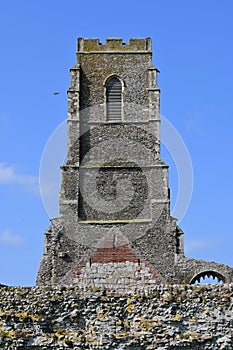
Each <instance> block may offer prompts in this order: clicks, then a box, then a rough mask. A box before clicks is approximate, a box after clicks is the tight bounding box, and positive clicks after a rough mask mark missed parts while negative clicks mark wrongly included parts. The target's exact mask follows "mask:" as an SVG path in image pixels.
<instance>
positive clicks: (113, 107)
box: [106, 77, 122, 121]
mask: <svg viewBox="0 0 233 350" xmlns="http://www.w3.org/2000/svg"><path fill="white" fill-rule="evenodd" d="M106 103H107V107H106V112H107V120H109V121H111V120H112V121H113V120H121V119H122V83H121V81H120V80H119V79H118V78H116V77H113V78H110V79H109V80H108V81H107V84H106Z"/></svg>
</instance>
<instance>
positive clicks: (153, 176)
mask: <svg viewBox="0 0 233 350" xmlns="http://www.w3.org/2000/svg"><path fill="white" fill-rule="evenodd" d="M157 72H158V70H157V68H156V67H155V66H153V64H152V52H151V39H150V38H145V39H130V40H129V43H128V44H124V43H122V40H121V39H118V38H116V39H107V40H106V44H100V43H99V41H98V39H83V38H79V39H78V52H77V63H76V65H75V66H74V67H72V68H71V70H70V77H71V83H70V88H69V89H68V152H67V162H66V163H65V164H64V165H63V166H62V167H61V171H62V183H61V191H60V214H59V218H57V219H54V220H52V221H51V226H50V228H49V229H48V231H46V233H45V251H44V255H43V257H42V260H41V265H40V269H39V272H38V277H37V284H38V285H49V284H74V285H75V284H78V285H79V286H82V287H85V286H89V287H101V286H102V287H107V288H113V286H114V285H115V286H118V287H119V288H123V287H124V288H138V287H145V288H146V287H148V286H151V285H155V284H167V283H169V284H171V283H194V282H195V281H196V280H198V279H199V278H200V277H201V276H205V274H206V275H213V276H216V277H217V278H218V279H219V280H222V281H223V282H227V283H229V282H231V281H233V269H232V268H230V267H228V266H225V265H221V264H216V263H209V262H204V261H198V260H195V259H188V258H185V257H184V248H183V232H182V230H181V229H180V228H179V227H178V226H177V224H176V220H175V219H174V218H173V217H171V216H170V198H169V187H168V166H167V165H166V164H165V163H163V161H162V160H161V159H160V112H159V111H160V100H159V94H160V90H159V88H158V85H157ZM111 79H112V82H113V81H114V79H115V81H117V83H118V85H117V86H118V87H117V89H118V90H117V89H116V90H113V92H112V95H111V98H110V97H109V96H110V95H108V94H109V92H108V91H109V89H110V88H109V85H108V84H109V81H110V82H111ZM111 99H112V100H111ZM110 109H111V111H112V112H111V113H112V114H111V118H110V114H109V110H110ZM112 116H113V117H112Z"/></svg>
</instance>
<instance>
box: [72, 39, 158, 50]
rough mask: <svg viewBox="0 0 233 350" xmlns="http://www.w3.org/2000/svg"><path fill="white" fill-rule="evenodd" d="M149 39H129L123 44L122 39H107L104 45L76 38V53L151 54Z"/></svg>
mask: <svg viewBox="0 0 233 350" xmlns="http://www.w3.org/2000/svg"><path fill="white" fill-rule="evenodd" d="M151 50H152V48H151V38H131V39H129V42H128V43H124V42H123V41H122V38H107V39H106V43H105V44H102V43H100V41H99V39H85V38H78V53H93V52H98V53H99V52H109V51H110V52H124V53H125V52H126V53H127V52H147V53H148V52H149V53H150V52H151Z"/></svg>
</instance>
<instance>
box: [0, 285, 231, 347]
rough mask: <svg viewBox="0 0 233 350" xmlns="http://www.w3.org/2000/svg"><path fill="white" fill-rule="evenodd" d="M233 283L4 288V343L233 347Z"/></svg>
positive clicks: (0, 340)
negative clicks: (121, 287)
mask: <svg viewBox="0 0 233 350" xmlns="http://www.w3.org/2000/svg"><path fill="white" fill-rule="evenodd" d="M232 295H233V284H230V285H205V286H204V285H203V286H190V285H179V286H178V285H171V286H162V285H160V286H156V287H154V288H153V289H144V290H143V289H141V290H140V289H139V290H135V291H133V290H128V291H127V292H124V293H122V292H121V293H120V291H118V292H116V291H114V290H111V291H109V290H97V289H95V290H93V289H92V290H91V289H89V290H81V289H79V288H78V287H61V286H60V287H44V288H39V287H33V288H27V287H24V288H16V287H0V348H1V349H7V350H13V349H14V350H15V349H16V350H18V349H46V350H49V349H51V350H52V349H68V348H72V349H134V350H136V349H138V350H139V349H140V350H143V349H160V350H163V349H164V350H165V349H170V350H171V349H177V350H178V349H185V350H190V349H193V350H205V349H208V350H214V349H216V350H221V349H229V350H230V349H233V331H232V326H233V318H232V312H233V311H232V307H233V298H232Z"/></svg>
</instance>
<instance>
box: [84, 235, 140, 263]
mask: <svg viewBox="0 0 233 350" xmlns="http://www.w3.org/2000/svg"><path fill="white" fill-rule="evenodd" d="M90 259H91V263H95V262H97V263H108V262H124V261H130V262H134V263H137V262H138V261H140V258H139V255H138V254H137V253H136V252H135V251H134V249H133V248H132V247H131V245H130V244H129V242H128V240H127V238H126V237H124V236H123V234H122V233H121V232H120V231H117V232H116V231H114V232H113V231H112V232H110V233H109V234H107V235H106V236H105V237H104V239H103V240H102V241H100V242H99V244H98V247H97V249H96V250H95V251H94V252H93V254H92V255H91V256H90Z"/></svg>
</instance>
